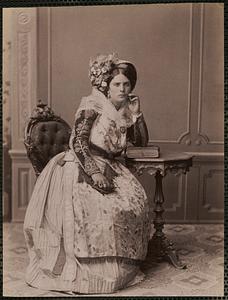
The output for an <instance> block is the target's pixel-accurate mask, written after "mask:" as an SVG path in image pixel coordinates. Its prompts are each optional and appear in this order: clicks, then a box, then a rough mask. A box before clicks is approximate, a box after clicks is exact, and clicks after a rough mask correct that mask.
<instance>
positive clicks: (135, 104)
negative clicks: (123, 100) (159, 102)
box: [128, 94, 140, 115]
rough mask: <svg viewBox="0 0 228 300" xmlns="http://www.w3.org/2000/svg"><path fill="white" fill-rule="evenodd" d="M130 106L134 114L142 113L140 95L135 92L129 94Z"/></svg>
mask: <svg viewBox="0 0 228 300" xmlns="http://www.w3.org/2000/svg"><path fill="white" fill-rule="evenodd" d="M128 99H129V100H128V107H129V109H130V111H131V112H132V114H134V115H137V114H139V113H140V101H139V97H138V96H136V95H133V94H129V95H128Z"/></svg>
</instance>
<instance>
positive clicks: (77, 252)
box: [24, 89, 150, 294]
mask: <svg viewBox="0 0 228 300" xmlns="http://www.w3.org/2000/svg"><path fill="white" fill-rule="evenodd" d="M127 141H131V143H133V144H134V145H136V146H143V145H146V143H147V141H148V133H147V128H146V124H145V122H144V119H143V116H141V117H139V118H137V119H134V116H133V115H132V114H131V112H130V110H129V109H128V105H127V103H124V104H123V105H122V107H121V108H120V109H119V110H116V108H115V107H114V105H113V104H112V103H111V102H110V101H109V100H108V99H107V98H106V97H105V96H104V95H103V94H102V93H101V92H99V91H98V90H96V89H94V90H93V92H92V94H91V95H90V96H88V97H84V98H83V99H82V101H81V104H80V106H79V109H78V111H77V113H76V117H75V125H74V127H73V130H72V135H71V138H70V142H69V146H70V149H69V151H67V152H62V153H60V154H58V155H56V156H55V157H54V158H52V159H51V160H50V161H49V163H48V164H47V166H46V167H45V168H44V170H43V171H42V173H41V174H40V176H39V177H38V180H37V182H36V185H35V187H34V191H33V194H32V197H31V200H30V202H29V205H28V208H27V211H26V216H25V221H24V233H25V238H26V243H27V247H28V253H29V259H30V262H29V266H28V268H27V272H26V282H27V283H28V284H30V285H31V286H34V287H37V288H40V289H44V290H61V291H70V292H72V291H73V292H76V293H86V294H90V293H112V292H115V291H116V290H118V289H121V288H124V287H126V286H129V285H132V284H135V283H137V282H138V281H140V280H142V278H143V274H142V273H141V271H140V269H139V266H140V263H141V262H142V261H143V260H144V259H145V257H146V254H147V245H148V241H149V235H150V222H149V206H148V201H147V197H146V194H145V191H144V189H143V187H142V186H141V184H140V183H139V182H138V180H137V179H136V178H135V177H134V176H133V175H132V173H131V172H130V171H129V170H128V169H127V168H126V167H125V166H124V165H123V164H121V163H120V162H119V160H117V159H116V157H117V156H118V155H119V154H120V153H121V152H122V151H123V150H124V149H125V148H126V145H127ZM98 172H101V173H103V174H104V175H105V176H106V178H107V179H108V180H109V181H110V182H112V184H113V186H114V190H113V191H111V192H109V193H105V191H102V190H97V189H96V188H95V187H94V186H93V182H92V180H91V175H92V174H95V173H98Z"/></svg>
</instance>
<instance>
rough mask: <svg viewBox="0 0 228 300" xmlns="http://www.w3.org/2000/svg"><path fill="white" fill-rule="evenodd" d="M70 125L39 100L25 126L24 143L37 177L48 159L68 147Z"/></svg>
mask: <svg viewBox="0 0 228 300" xmlns="http://www.w3.org/2000/svg"><path fill="white" fill-rule="evenodd" d="M70 134H71V127H70V126H69V125H68V124H67V122H65V121H64V120H63V119H62V118H61V117H59V116H57V115H55V113H54V112H53V110H52V109H51V108H50V107H48V106H47V105H46V104H43V103H42V102H41V101H39V103H38V105H37V107H36V108H35V109H34V110H33V112H32V115H31V117H30V119H29V122H28V124H27V126H26V127H25V137H24V144H25V148H26V151H27V155H28V158H29V159H30V161H31V163H32V166H33V168H34V170H35V173H36V176H37V177H38V176H39V174H40V173H41V171H42V170H43V168H44V167H45V166H46V164H47V163H48V162H49V160H50V159H51V158H52V157H53V156H55V155H56V154H58V153H60V152H62V151H65V150H67V149H68V142H69V138H70Z"/></svg>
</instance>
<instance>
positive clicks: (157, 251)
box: [126, 152, 192, 269]
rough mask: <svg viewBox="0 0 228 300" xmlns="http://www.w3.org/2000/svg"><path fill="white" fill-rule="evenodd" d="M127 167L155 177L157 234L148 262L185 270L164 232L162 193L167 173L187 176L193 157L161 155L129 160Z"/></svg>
mask: <svg viewBox="0 0 228 300" xmlns="http://www.w3.org/2000/svg"><path fill="white" fill-rule="evenodd" d="M126 163H127V166H128V167H129V168H133V169H134V170H136V172H137V174H139V175H141V174H142V173H143V172H147V173H148V174H149V175H154V176H155V181H156V187H155V195H154V204H155V206H154V213H155V219H154V222H153V223H154V229H155V233H154V235H153V237H152V239H151V240H150V242H149V246H148V255H147V260H148V259H149V260H150V259H151V260H156V261H162V260H164V259H168V260H169V261H170V262H171V263H172V264H173V265H174V266H175V267H176V268H179V269H183V268H186V265H185V264H183V263H182V262H181V261H180V259H179V257H178V255H177V253H176V251H175V248H174V246H173V243H172V242H171V241H170V240H168V239H167V237H166V236H165V234H164V232H163V228H164V224H165V222H164V219H163V217H162V215H163V213H164V208H163V203H164V195H163V191H162V180H163V177H165V175H166V174H167V172H171V173H173V174H174V175H178V174H180V173H184V174H186V172H187V171H189V167H190V166H191V165H192V156H190V155H188V154H186V153H171V152H166V153H161V155H160V157H159V158H142V157H140V156H139V157H137V158H127V160H126Z"/></svg>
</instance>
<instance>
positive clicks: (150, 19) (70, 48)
mask: <svg viewBox="0 0 228 300" xmlns="http://www.w3.org/2000/svg"><path fill="white" fill-rule="evenodd" d="M34 12H35V15H34V16H33V18H36V21H35V22H36V23H35V24H34V26H33V27H32V28H33V29H32V30H34V31H35V33H36V34H37V40H36V41H37V44H36V42H35V41H33V43H31V41H30V42H29V45H30V46H27V48H26V49H27V50H28V47H30V48H29V49H30V50H28V52H27V53H28V54H29V57H31V58H30V59H31V60H32V59H33V57H37V64H35V67H36V70H37V73H36V74H37V77H35V75H34V74H32V73H31V74H30V75H32V76H31V78H32V79H31V82H34V83H36V84H37V89H36V97H35V96H34V97H32V98H31V99H32V101H33V102H30V104H28V103H27V104H25V103H26V101H24V100H23V99H22V98H20V97H22V96H21V95H20V93H19V92H18V93H16V96H15V100H16V102H14V103H19V104H18V105H21V106H23V107H24V108H25V110H24V111H26V112H27V113H29V112H30V109H31V107H32V106H34V103H35V102H36V100H37V99H39V98H40V99H43V101H44V102H46V103H48V104H49V105H51V106H52V107H53V109H54V110H55V112H56V113H57V114H59V115H61V116H62V117H63V118H64V119H65V120H66V121H68V123H70V124H73V120H74V111H76V109H77V107H78V105H79V102H80V99H81V97H82V96H85V95H88V94H89V93H90V90H91V87H90V83H89V80H88V64H89V58H90V57H94V56H95V55H96V54H98V53H110V52H117V53H118V54H119V56H120V57H121V58H126V59H128V60H130V61H132V62H134V63H135V65H136V68H137V71H138V82H137V86H136V89H135V93H137V94H138V95H139V96H140V99H141V103H142V110H143V111H144V115H145V119H146V121H147V124H148V128H149V134H150V143H152V144H158V145H159V146H160V147H161V151H162V150H170V151H184V152H190V153H193V154H194V164H193V167H192V168H191V170H190V172H189V173H188V174H187V175H186V176H184V175H183V176H179V177H174V176H171V175H167V177H166V178H165V179H164V194H165V199H166V203H165V205H166V215H165V216H166V218H167V221H169V222H218V221H220V222H221V221H222V220H223V101H224V100H223V82H224V78H223V64H224V62H223V5H221V4H166V5H152V4H151V5H131V6H127V5H121V6H94V7H92V6H91V7H53V8H37V9H33V13H34ZM17 14H18V12H17ZM19 14H20V12H19ZM17 18H19V17H17ZM17 20H19V19H17ZM32 20H33V19H32V18H30V21H29V22H31V21H32ZM26 24H27V23H26ZM28 24H29V23H28ZM28 24H27V25H28ZM27 25H26V26H27ZM15 26H16V28H17V30H18V31H20V30H23V26H25V24H21V23H20V24H19V23H17V24H16V25H15ZM26 28H29V27H26ZM29 36H30V39H31V38H34V35H30V34H29ZM21 37H22V35H21ZM17 43H18V46H17V47H19V50H20V40H19V39H18V40H17ZM24 43H25V42H24ZM34 47H35V50H34V49H33V48H34ZM36 51H37V52H36ZM21 53H24V52H23V51H22V52H21ZM36 54H37V55H36ZM17 55H22V54H20V51H19V53H18V54H17ZM30 59H29V60H28V61H27V63H28V65H30V63H31V60H30ZM16 64H18V62H16ZM19 67H20V66H19ZM18 72H19V74H20V72H21V74H24V73H23V72H22V70H21V71H20V69H19V70H18ZM30 72H31V69H30ZM21 76H22V75H21ZM17 80H19V81H18V84H19V85H20V77H19V79H17ZM28 93H31V91H28ZM34 101H35V102H34ZM66 103H67V105H66ZM26 105H27V106H26ZM29 105H30V106H29ZM13 106H14V107H15V109H16V110H14V112H13V114H14V115H16V113H15V112H17V113H18V114H19V117H20V118H21V116H22V113H20V111H22V109H21V110H19V111H18V110H17V106H16V104H13ZM23 116H25V115H23ZM15 117H16V119H17V118H18V116H15ZM23 120H24V119H23ZM17 122H18V121H17ZM18 124H19V130H20V128H22V127H23V126H22V125H21V124H20V123H18ZM15 128H16V125H14V130H15ZM17 130H18V129H17ZM18 135H20V132H18V133H17V132H14V136H13V139H15V140H17V141H20V138H18ZM12 148H13V150H12V151H13V152H12V153H15V151H16V154H15V155H16V156H17V161H18V157H19V156H18V155H17V150H23V149H24V148H23V145H22V143H21V141H20V142H19V144H18V143H15V144H14V145H13V147H12ZM24 159H25V158H24ZM15 162H16V158H15ZM17 166H18V164H17ZM26 167H27V168H30V166H29V164H28V165H26ZM15 172H16V171H15ZM17 172H19V171H17ZM23 172H24V171H23ZM23 172H22V173H23ZM31 172H32V171H31ZM20 174H21V173H20V172H19V173H17V176H18V177H16V175H14V180H15V181H16V182H17V185H18V184H19V183H20V184H22V183H21V182H22V181H23V180H25V179H23V180H21V179H20V178H21V175H20ZM23 174H24V173H23ZM28 174H30V173H28ZM26 176H27V175H26ZM26 176H24V175H23V176H22V178H30V177H31V176H32V175H28V177H26ZM139 179H140V180H141V182H142V183H143V185H144V186H145V189H146V191H147V194H148V196H149V197H150V198H151V202H152V200H153V196H152V195H153V192H154V179H153V178H152V177H151V178H150V177H149V176H147V175H143V176H142V177H140V178H139ZM26 180H30V179H26ZM29 182H32V180H30V181H29ZM25 186H26V185H25ZM16 189H19V187H17V188H16ZM15 193H16V192H15ZM29 193H30V189H29V192H28V193H27V194H28V195H29ZM27 194H26V195H27ZM15 197H16V195H15ZM26 197H27V196H26ZM28 197H29V196H28ZM16 199H17V197H16V198H13V206H14V207H16V208H15V209H16V210H17V205H18V204H17V203H18V200H16ZM26 201H27V200H26ZM22 215H23V213H22ZM22 215H20V217H17V212H16V213H15V214H14V219H15V220H17V219H21V218H22V217H21V216H22Z"/></svg>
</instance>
